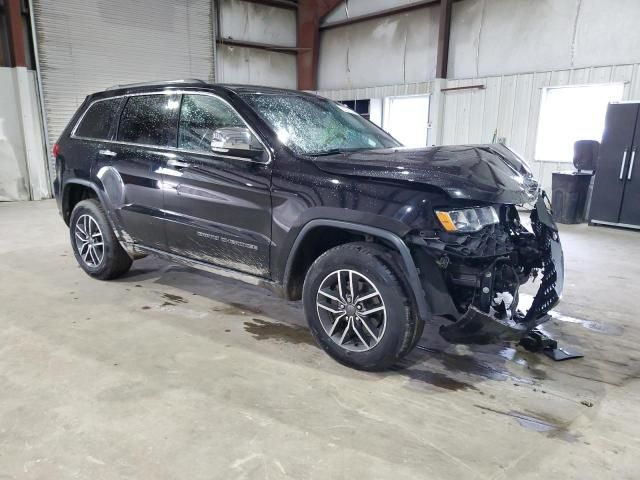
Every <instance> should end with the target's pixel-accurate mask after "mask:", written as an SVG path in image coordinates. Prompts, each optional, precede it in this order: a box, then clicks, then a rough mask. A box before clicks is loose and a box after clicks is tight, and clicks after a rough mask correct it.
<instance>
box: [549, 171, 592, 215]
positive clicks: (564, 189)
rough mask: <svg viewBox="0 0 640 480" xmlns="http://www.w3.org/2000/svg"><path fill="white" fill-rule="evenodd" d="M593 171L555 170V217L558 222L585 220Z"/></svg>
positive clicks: (553, 181) (552, 187)
mask: <svg viewBox="0 0 640 480" xmlns="http://www.w3.org/2000/svg"><path fill="white" fill-rule="evenodd" d="M591 176H592V175H591V173H578V172H554V173H553V174H552V179H551V204H552V205H553V219H554V220H555V221H556V222H558V223H582V222H584V221H585V204H586V203H587V193H588V191H589V184H590V183H591Z"/></svg>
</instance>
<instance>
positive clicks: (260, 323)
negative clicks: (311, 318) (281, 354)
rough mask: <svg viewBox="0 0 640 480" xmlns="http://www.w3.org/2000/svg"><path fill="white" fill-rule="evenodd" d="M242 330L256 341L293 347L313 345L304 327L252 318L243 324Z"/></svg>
mask: <svg viewBox="0 0 640 480" xmlns="http://www.w3.org/2000/svg"><path fill="white" fill-rule="evenodd" d="M244 330H245V332H247V333H250V334H251V335H253V338H255V339H256V340H275V341H277V342H283V343H291V344H294V345H300V344H307V345H315V342H314V340H313V337H312V336H311V333H310V332H309V329H308V328H306V327H301V326H298V325H287V324H285V323H275V322H268V321H266V320H262V319H261V318H252V319H251V321H247V322H244Z"/></svg>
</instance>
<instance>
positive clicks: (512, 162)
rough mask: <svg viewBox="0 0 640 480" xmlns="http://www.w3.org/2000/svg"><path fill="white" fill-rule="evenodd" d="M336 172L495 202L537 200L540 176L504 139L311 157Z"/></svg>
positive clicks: (321, 165)
mask: <svg viewBox="0 0 640 480" xmlns="http://www.w3.org/2000/svg"><path fill="white" fill-rule="evenodd" d="M313 161H314V163H315V164H316V165H317V166H318V168H320V169H321V170H323V171H325V172H327V173H332V174H335V175H347V176H357V177H368V178H381V179H389V180H399V181H405V182H407V185H408V186H409V185H411V184H415V183H420V184H424V185H430V186H433V187H437V188H440V189H442V190H444V191H445V192H446V193H447V194H449V196H451V197H452V198H461V199H469V200H477V201H483V202H491V203H511V204H524V203H534V202H535V200H536V198H537V195H538V190H539V187H538V182H536V180H535V179H534V178H533V174H532V173H531V170H530V169H529V166H528V165H527V164H526V163H525V162H524V161H523V160H522V159H521V158H520V157H519V156H517V155H516V154H515V153H513V152H512V151H511V150H509V149H508V148H507V147H505V146H503V145H500V144H489V145H459V146H442V147H431V148H393V149H376V150H365V151H356V152H349V153H338V154H335V155H328V156H318V157H313Z"/></svg>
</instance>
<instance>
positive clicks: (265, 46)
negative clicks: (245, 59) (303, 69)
mask: <svg viewBox="0 0 640 480" xmlns="http://www.w3.org/2000/svg"><path fill="white" fill-rule="evenodd" d="M217 43H218V45H227V46H229V47H243V48H256V49H258V50H268V51H270V52H278V53H292V54H294V55H295V54H296V53H298V52H300V51H306V50H308V49H304V48H298V47H285V46H284V45H274V44H271V43H260V42H249V41H246V40H235V39H233V38H218V39H217Z"/></svg>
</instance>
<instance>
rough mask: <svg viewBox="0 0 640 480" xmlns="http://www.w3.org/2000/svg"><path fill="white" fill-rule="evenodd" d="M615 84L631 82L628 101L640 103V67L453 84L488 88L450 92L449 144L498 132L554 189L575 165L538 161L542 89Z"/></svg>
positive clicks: (446, 100) (445, 138)
mask: <svg viewBox="0 0 640 480" xmlns="http://www.w3.org/2000/svg"><path fill="white" fill-rule="evenodd" d="M610 82H625V90H624V97H623V100H640V68H639V66H638V65H618V66H612V67H598V68H584V69H576V70H561V71H553V72H540V73H527V74H520V75H504V76H499V77H484V78H473V79H469V80H450V81H448V82H447V85H446V86H447V88H451V87H459V86H465V85H478V84H482V85H486V89H484V90H462V91H451V92H444V112H443V115H444V121H443V123H442V124H443V129H444V131H443V136H442V138H443V143H444V144H460V143H487V142H490V141H491V140H492V138H493V132H494V130H496V129H497V137H498V138H500V137H503V138H505V139H506V143H507V145H509V146H510V147H512V148H513V149H515V150H516V151H518V152H519V153H521V154H522V155H523V156H524V157H525V158H526V159H527V160H528V161H529V162H530V163H531V164H532V168H533V169H534V171H535V173H536V174H537V175H538V176H539V178H540V179H541V180H542V183H543V186H544V187H545V188H550V187H551V173H552V172H554V171H559V170H565V169H568V168H570V167H571V166H570V165H569V164H567V163H564V162H537V161H535V160H534V156H535V144H536V135H537V129H538V117H539V114H540V101H541V98H542V89H543V88H544V87H550V86H561V85H581V84H591V83H610Z"/></svg>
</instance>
